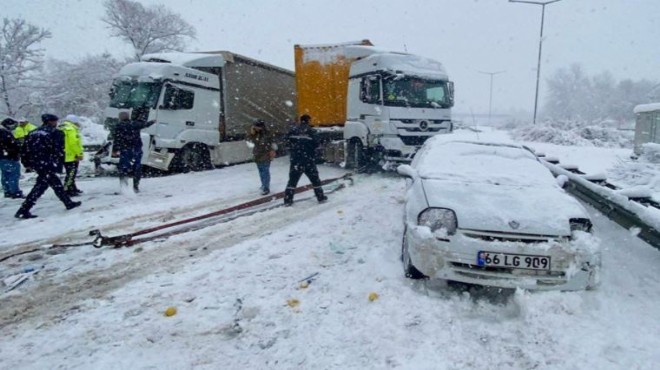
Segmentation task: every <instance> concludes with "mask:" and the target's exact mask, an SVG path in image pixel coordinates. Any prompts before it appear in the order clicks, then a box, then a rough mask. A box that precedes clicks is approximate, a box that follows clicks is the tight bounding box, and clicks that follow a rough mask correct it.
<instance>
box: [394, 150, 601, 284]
mask: <svg viewBox="0 0 660 370" xmlns="http://www.w3.org/2000/svg"><path fill="white" fill-rule="evenodd" d="M398 172H399V174H401V175H403V176H406V177H408V178H409V180H407V182H408V189H407V196H406V205H405V215H404V223H405V231H404V236H403V246H402V260H403V264H404V270H405V273H406V276H407V277H409V278H417V279H419V278H427V277H428V278H439V279H446V280H449V281H458V282H463V283H468V284H478V285H487V286H494V287H501V288H523V289H535V290H547V289H556V290H582V289H591V288H595V287H596V286H597V285H598V284H599V271H600V265H601V263H600V248H599V242H598V239H597V238H595V237H594V236H592V235H591V233H590V231H591V227H592V224H591V221H590V219H589V216H588V213H587V211H586V210H585V209H584V208H583V207H582V205H581V204H580V203H578V201H577V200H575V199H574V198H573V197H571V196H569V195H568V194H567V193H566V192H565V191H564V190H563V189H562V188H561V186H560V185H559V184H558V181H557V180H555V178H554V177H553V176H552V174H551V173H550V171H549V170H548V169H547V168H546V167H545V166H544V165H543V164H542V163H540V162H539V160H538V159H537V158H536V156H535V155H534V154H533V153H532V151H531V150H529V149H527V148H525V147H523V146H521V145H517V144H513V143H511V144H509V143H485V142H470V141H452V140H451V139H449V138H441V137H434V138H432V139H430V140H429V141H428V142H427V143H426V144H425V145H424V146H423V147H422V148H421V149H420V151H419V152H418V153H417V155H416V156H415V159H414V160H413V162H412V163H411V165H402V166H399V168H398Z"/></svg>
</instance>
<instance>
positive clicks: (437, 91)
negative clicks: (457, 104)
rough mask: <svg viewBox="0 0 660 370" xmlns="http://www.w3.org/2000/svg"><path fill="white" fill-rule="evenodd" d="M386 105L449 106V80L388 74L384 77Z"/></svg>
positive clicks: (415, 106)
mask: <svg viewBox="0 0 660 370" xmlns="http://www.w3.org/2000/svg"><path fill="white" fill-rule="evenodd" d="M383 98H384V99H383V100H384V103H385V105H388V106H393V107H414V108H449V107H450V106H451V99H450V97H449V91H448V89H447V82H445V81H439V80H425V79H422V78H418V77H399V76H388V77H386V78H385V79H383Z"/></svg>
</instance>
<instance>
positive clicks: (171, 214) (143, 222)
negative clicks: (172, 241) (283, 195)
mask: <svg viewBox="0 0 660 370" xmlns="http://www.w3.org/2000/svg"><path fill="white" fill-rule="evenodd" d="M251 199H254V196H244V197H240V198H232V199H226V198H219V199H214V200H211V201H210V202H209V201H204V202H198V203H195V204H193V205H189V206H185V207H177V208H174V209H170V210H166V211H161V212H156V213H150V214H138V215H134V216H130V217H128V218H124V219H122V220H119V221H116V222H113V223H109V224H107V225H100V226H97V229H100V230H101V231H102V232H104V233H106V234H107V233H108V232H113V231H116V234H120V233H121V234H124V233H130V232H133V231H136V230H139V229H140V228H146V227H151V226H153V224H152V222H156V223H164V222H172V221H176V220H181V219H184V218H188V217H194V216H197V215H200V214H204V213H207V212H212V211H214V210H218V209H223V208H227V207H230V206H232V205H235V204H239V203H243V202H245V201H248V200H251ZM216 202H218V203H216ZM209 203H211V204H212V205H209ZM104 208H108V207H104ZM93 210H94V211H95V212H98V211H99V209H98V208H95V209H93ZM101 210H103V209H101ZM86 211H87V212H89V211H91V210H86ZM136 223H137V224H139V227H135V225H136ZM89 231H90V228H85V229H78V230H73V231H68V232H66V233H63V234H60V235H57V236H54V237H50V238H46V239H36V240H33V241H29V242H23V243H20V244H18V245H16V246H14V247H13V248H11V249H7V250H5V251H3V252H2V253H0V259H2V258H4V257H5V256H9V255H12V254H16V253H21V252H25V251H29V250H31V249H34V248H35V247H37V246H40V245H41V246H45V245H52V244H65V243H72V242H76V241H81V242H82V241H86V240H90V246H91V240H92V239H93V237H91V236H89V235H88V233H89ZM0 249H3V248H2V247H0ZM35 253H42V255H44V254H47V250H45V249H44V250H43V251H41V252H35ZM57 254H59V253H57ZM10 262H11V261H10Z"/></svg>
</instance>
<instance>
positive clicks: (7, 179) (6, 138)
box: [0, 118, 25, 199]
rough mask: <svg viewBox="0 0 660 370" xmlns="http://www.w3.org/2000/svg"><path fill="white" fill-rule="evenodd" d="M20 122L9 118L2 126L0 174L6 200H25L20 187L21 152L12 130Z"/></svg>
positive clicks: (0, 132)
mask: <svg viewBox="0 0 660 370" xmlns="http://www.w3.org/2000/svg"><path fill="white" fill-rule="evenodd" d="M16 125H18V122H17V121H15V120H13V119H11V118H7V119H5V120H3V121H2V125H1V126H0V172H1V174H2V190H4V192H5V198H12V199H17V198H25V197H24V196H23V192H22V191H21V188H20V187H19V185H18V180H19V179H20V177H21V163H20V162H19V159H20V150H21V147H20V145H19V143H18V140H16V138H14V134H13V133H12V132H11V130H12V129H13V128H14V126H16Z"/></svg>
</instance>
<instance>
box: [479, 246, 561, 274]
mask: <svg viewBox="0 0 660 370" xmlns="http://www.w3.org/2000/svg"><path fill="white" fill-rule="evenodd" d="M477 265H479V266H488V267H510V268H518V269H530V270H550V257H546V256H532V255H526V254H509V253H497V252H485V251H481V252H479V253H478V254H477Z"/></svg>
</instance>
